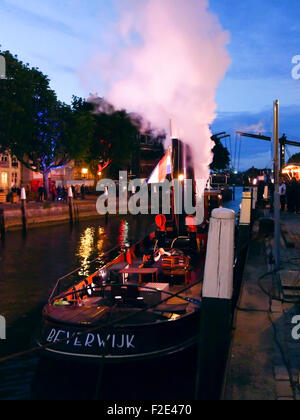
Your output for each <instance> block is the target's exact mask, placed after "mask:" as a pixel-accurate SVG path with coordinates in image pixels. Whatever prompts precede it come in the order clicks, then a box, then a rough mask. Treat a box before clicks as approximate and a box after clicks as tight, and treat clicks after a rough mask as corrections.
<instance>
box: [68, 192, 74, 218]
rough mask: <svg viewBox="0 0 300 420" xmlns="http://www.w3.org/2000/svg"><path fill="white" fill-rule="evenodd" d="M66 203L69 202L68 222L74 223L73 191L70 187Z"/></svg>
mask: <svg viewBox="0 0 300 420" xmlns="http://www.w3.org/2000/svg"><path fill="white" fill-rule="evenodd" d="M68 203H69V215H70V224H71V225H73V223H74V202H73V191H72V187H69V189H68Z"/></svg>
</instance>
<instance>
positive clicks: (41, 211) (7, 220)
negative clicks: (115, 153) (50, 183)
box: [0, 196, 100, 232]
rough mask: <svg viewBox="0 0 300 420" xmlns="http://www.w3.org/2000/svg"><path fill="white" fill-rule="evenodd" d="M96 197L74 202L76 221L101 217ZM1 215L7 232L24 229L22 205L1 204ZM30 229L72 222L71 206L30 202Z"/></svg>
mask: <svg viewBox="0 0 300 420" xmlns="http://www.w3.org/2000/svg"><path fill="white" fill-rule="evenodd" d="M96 201H97V197H96V196H90V197H87V198H86V199H85V200H74V212H73V215H74V219H75V220H82V219H87V218H93V219H95V218H97V217H100V216H99V214H98V213H97V209H96ZM0 215H1V219H2V224H3V227H4V230H5V232H9V231H13V230H19V229H22V226H23V218H22V209H21V204H20V203H16V204H10V203H6V204H1V205H0ZM26 218H27V226H28V228H34V227H40V226H47V225H53V224H60V223H66V222H69V221H70V211H69V205H68V204H67V203H62V202H47V201H45V202H42V203H38V202H29V203H27V204H26Z"/></svg>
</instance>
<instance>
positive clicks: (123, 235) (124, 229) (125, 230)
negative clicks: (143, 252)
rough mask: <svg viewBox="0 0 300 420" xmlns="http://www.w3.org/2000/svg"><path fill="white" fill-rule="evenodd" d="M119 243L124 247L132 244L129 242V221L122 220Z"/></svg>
mask: <svg viewBox="0 0 300 420" xmlns="http://www.w3.org/2000/svg"><path fill="white" fill-rule="evenodd" d="M119 245H120V246H121V247H122V248H123V247H128V246H130V243H129V223H128V222H127V221H126V220H122V222H121V225H120V236H119Z"/></svg>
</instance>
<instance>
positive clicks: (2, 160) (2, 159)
mask: <svg viewBox="0 0 300 420" xmlns="http://www.w3.org/2000/svg"><path fill="white" fill-rule="evenodd" d="M1 162H3V163H7V162H8V155H6V154H5V155H1Z"/></svg>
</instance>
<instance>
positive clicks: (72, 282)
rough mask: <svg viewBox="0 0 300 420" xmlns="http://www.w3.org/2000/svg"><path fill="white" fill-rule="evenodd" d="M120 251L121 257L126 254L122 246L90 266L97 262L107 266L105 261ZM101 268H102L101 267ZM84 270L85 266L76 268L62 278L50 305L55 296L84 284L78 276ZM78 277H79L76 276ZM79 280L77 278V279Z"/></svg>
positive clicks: (49, 300) (55, 288)
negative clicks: (81, 283)
mask: <svg viewBox="0 0 300 420" xmlns="http://www.w3.org/2000/svg"><path fill="white" fill-rule="evenodd" d="M118 251H119V255H121V254H122V253H125V252H126V251H125V250H124V251H121V248H120V246H116V247H114V248H112V249H110V250H109V251H107V252H105V253H104V254H102V255H100V256H98V257H97V258H95V259H94V260H92V261H90V264H95V263H97V262H100V261H103V267H104V266H105V262H104V261H105V260H106V259H107V258H110V257H111V256H112V254H113V253H115V252H116V253H117V252H118ZM99 268H100V267H99ZM82 269H83V266H80V267H78V268H76V269H75V270H73V271H71V272H70V273H68V274H66V275H64V276H62V277H60V278H59V279H58V280H57V281H56V283H55V286H54V288H53V290H52V292H51V295H50V297H49V299H48V302H49V303H50V302H51V301H52V300H53V298H55V296H58V295H60V294H61V293H63V292H64V291H67V290H68V289H69V288H70V287H71V286H76V285H77V284H79V283H80V282H82V277H81V276H80V277H79V276H78V273H79V272H80V271H81V270H82ZM76 275H77V276H76ZM75 276H76V277H77V278H76V277H75Z"/></svg>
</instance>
